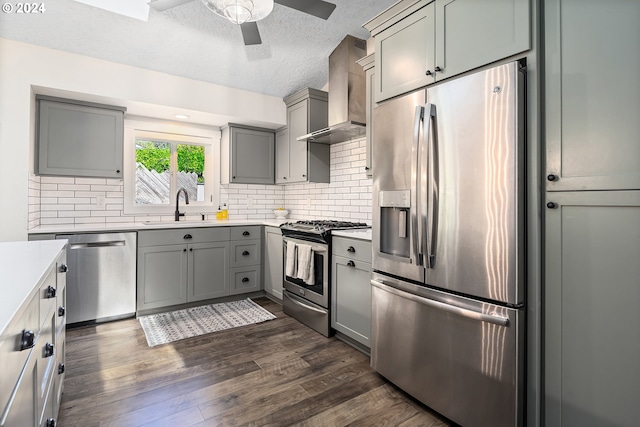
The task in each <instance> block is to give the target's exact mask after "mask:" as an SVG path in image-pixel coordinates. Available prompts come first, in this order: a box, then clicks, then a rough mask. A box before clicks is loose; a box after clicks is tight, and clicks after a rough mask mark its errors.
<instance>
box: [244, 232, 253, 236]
mask: <svg viewBox="0 0 640 427" xmlns="http://www.w3.org/2000/svg"><path fill="white" fill-rule="evenodd" d="M250 234H251V233H249V232H248V231H243V232H242V235H243V236H248V235H250Z"/></svg>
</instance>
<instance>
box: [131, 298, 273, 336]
mask: <svg viewBox="0 0 640 427" xmlns="http://www.w3.org/2000/svg"><path fill="white" fill-rule="evenodd" d="M275 318H276V316H274V315H273V314H271V313H270V312H268V311H267V310H265V309H264V308H262V307H261V306H259V305H258V304H256V303H255V302H253V301H251V299H249V298H247V299H246V300H240V301H232V302H225V303H220V304H209V305H203V306H200V307H192V308H187V309H184V310H178V311H171V312H168V313H159V314H152V315H149V316H142V317H139V318H138V320H139V321H140V325H141V326H142V329H143V330H144V334H145V336H146V337H147V344H149V347H155V346H157V345H160V344H166V343H170V342H174V341H179V340H183V339H185V338H191V337H195V336H198V335H203V334H208V333H211V332H217V331H222V330H225V329H231V328H235V327H238V326H244V325H252V324H254V323H261V322H265V321H267V320H273V319H275Z"/></svg>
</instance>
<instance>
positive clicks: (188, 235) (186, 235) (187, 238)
mask: <svg viewBox="0 0 640 427" xmlns="http://www.w3.org/2000/svg"><path fill="white" fill-rule="evenodd" d="M183 239H186V240H189V239H193V236H192V235H191V234H185V235H184V237H183Z"/></svg>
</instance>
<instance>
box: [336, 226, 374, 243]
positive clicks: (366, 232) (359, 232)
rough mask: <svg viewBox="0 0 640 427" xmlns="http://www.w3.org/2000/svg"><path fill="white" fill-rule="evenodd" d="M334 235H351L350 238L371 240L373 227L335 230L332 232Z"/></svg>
mask: <svg viewBox="0 0 640 427" xmlns="http://www.w3.org/2000/svg"><path fill="white" fill-rule="evenodd" d="M331 235H332V236H338V237H349V238H350V239H360V240H368V241H371V229H370V228H359V229H355V230H335V231H332V232H331Z"/></svg>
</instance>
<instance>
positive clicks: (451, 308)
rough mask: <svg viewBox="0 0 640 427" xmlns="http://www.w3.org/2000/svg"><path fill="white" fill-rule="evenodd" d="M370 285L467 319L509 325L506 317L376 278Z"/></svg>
mask: <svg viewBox="0 0 640 427" xmlns="http://www.w3.org/2000/svg"><path fill="white" fill-rule="evenodd" d="M371 285H372V286H375V287H376V288H379V289H382V290H383V291H385V292H389V293H390V294H393V295H397V296H399V297H402V298H406V299H409V300H411V301H414V302H417V303H419V304H422V305H426V306H429V307H432V308H435V309H438V310H442V311H446V312H448V313H452V314H457V315H458V316H462V317H466V318H468V319H473V320H480V321H482V322H487V323H493V324H494V325H498V326H504V327H507V326H509V319H508V318H506V317H501V316H496V315H493V314H487V313H480V312H477V311H474V310H469V309H468V308H463V307H458V306H457V305H452V304H447V303H444V302H440V301H436V300H432V299H429V298H424V297H421V296H418V295H415V294H411V293H408V292H405V291H401V290H399V289H396V288H394V287H392V286H389V285H386V284H384V283H382V282H380V281H378V280H371Z"/></svg>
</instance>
